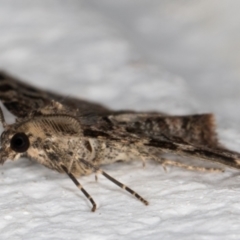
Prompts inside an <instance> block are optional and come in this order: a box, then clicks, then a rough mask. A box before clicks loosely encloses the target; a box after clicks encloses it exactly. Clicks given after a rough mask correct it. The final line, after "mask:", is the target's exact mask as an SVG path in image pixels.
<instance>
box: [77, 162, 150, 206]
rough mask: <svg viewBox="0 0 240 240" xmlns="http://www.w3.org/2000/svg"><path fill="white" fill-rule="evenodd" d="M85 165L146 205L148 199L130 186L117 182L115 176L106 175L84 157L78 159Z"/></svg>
mask: <svg viewBox="0 0 240 240" xmlns="http://www.w3.org/2000/svg"><path fill="white" fill-rule="evenodd" d="M79 160H80V161H81V162H82V163H83V164H84V165H85V166H87V167H89V168H91V169H93V170H94V171H95V172H96V173H100V174H102V175H103V176H104V177H106V178H107V179H108V180H110V181H111V182H113V183H115V184H116V185H117V186H119V187H120V188H122V189H124V190H126V191H127V192H129V193H130V194H132V195H133V196H134V197H135V198H137V199H138V200H140V201H141V202H142V203H143V204H145V205H148V201H147V200H145V199H144V198H143V197H141V196H140V195H139V194H138V193H136V192H135V191H134V190H132V189H131V188H129V187H128V186H126V185H124V184H123V183H121V182H119V181H118V180H116V179H115V178H113V177H111V176H110V175H108V174H107V173H106V172H104V171H103V170H102V169H100V168H99V167H96V166H94V165H93V164H91V163H90V162H88V161H86V160H84V159H79Z"/></svg>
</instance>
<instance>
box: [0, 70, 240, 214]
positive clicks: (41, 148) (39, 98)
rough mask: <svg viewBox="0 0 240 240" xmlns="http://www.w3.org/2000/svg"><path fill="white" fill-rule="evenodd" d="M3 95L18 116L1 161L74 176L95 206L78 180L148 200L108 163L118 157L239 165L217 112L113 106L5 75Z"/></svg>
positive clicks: (0, 86) (0, 83) (9, 127)
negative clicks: (86, 178)
mask: <svg viewBox="0 0 240 240" xmlns="http://www.w3.org/2000/svg"><path fill="white" fill-rule="evenodd" d="M0 100H1V101H2V103H3V104H4V106H5V107H6V108H7V109H8V110H9V111H10V112H11V113H13V114H14V115H15V116H16V117H17V119H16V122H15V123H14V124H7V123H6V122H5V119H4V115H3V112H2V110H1V109H0V121H1V123H2V125H3V127H4V131H3V133H2V135H1V149H0V163H1V164H3V163H4V162H5V161H6V160H7V159H10V160H13V161H14V160H17V159H18V158H20V157H27V158H30V159H34V160H35V161H37V162H38V163H40V164H42V165H44V166H46V167H48V168H50V169H53V170H56V171H58V172H60V173H65V174H67V175H68V176H69V177H70V178H71V179H72V181H73V182H74V183H75V184H76V186H77V187H78V188H79V189H80V190H81V191H82V192H83V194H84V195H85V196H86V197H87V198H88V200H89V201H90V202H91V204H92V211H95V210H96V203H95V202H94V200H93V198H92V197H91V196H90V195H89V194H88V192H87V191H86V190H85V189H84V188H83V187H82V185H81V184H80V183H79V181H78V180H77V177H79V176H82V175H88V174H91V173H95V174H102V175H103V176H105V177H106V178H107V179H109V180H110V181H112V182H113V183H115V184H116V185H118V186H119V187H121V188H123V189H124V190H126V191H128V192H129V193H130V194H132V195H133V196H134V197H135V198H137V199H138V200H140V201H141V202H143V203H144V204H145V205H147V204H148V202H147V201H146V200H145V199H144V198H143V197H141V196H140V195H139V194H137V193H136V192H135V191H133V190H132V189H131V188H129V187H128V186H126V185H124V184H122V183H121V182H119V181H118V180H116V179H115V178H113V177H111V176H110V175H109V174H107V173H106V172H104V171H103V170H102V168H101V166H103V165H105V164H110V163H114V162H116V161H119V160H121V161H132V160H141V161H142V162H143V164H144V163H145V161H146V160H155V161H157V162H158V163H160V164H162V165H163V167H165V166H167V165H172V166H178V167H183V168H186V169H189V170H200V171H215V170H216V171H217V169H214V168H203V167H194V166H190V165H187V164H184V163H181V162H178V161H174V160H169V159H166V158H164V157H163V155H164V154H166V153H171V154H175V155H180V156H186V157H191V158H200V159H205V160H209V161H212V162H218V163H221V164H224V165H227V166H230V167H233V168H238V169H240V154H239V153H237V152H234V151H231V150H228V149H226V148H224V147H223V146H221V145H220V144H219V142H218V139H217V136H216V133H215V124H214V117H213V115H212V114H196V115H186V116H169V115H166V114H163V113H158V112H135V111H113V110H110V109H108V108H106V107H104V106H101V105H99V104H96V103H92V102H88V101H84V100H80V99H76V98H70V97H67V98H65V97H63V96H61V95H58V94H56V93H52V92H50V91H43V90H41V89H38V88H36V87H33V86H30V85H28V84H25V83H23V82H21V81H19V80H17V79H15V78H14V77H12V76H10V75H8V74H6V73H4V72H0Z"/></svg>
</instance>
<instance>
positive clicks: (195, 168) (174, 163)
mask: <svg viewBox="0 0 240 240" xmlns="http://www.w3.org/2000/svg"><path fill="white" fill-rule="evenodd" d="M161 165H162V166H163V168H164V170H165V166H175V167H180V168H184V169H187V170H190V171H199V172H224V170H223V169H220V168H208V167H198V166H192V165H188V164H184V163H181V162H177V161H173V160H168V159H165V158H161ZM165 171H166V170H165Z"/></svg>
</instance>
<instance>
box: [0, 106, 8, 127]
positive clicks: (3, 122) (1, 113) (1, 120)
mask: <svg viewBox="0 0 240 240" xmlns="http://www.w3.org/2000/svg"><path fill="white" fill-rule="evenodd" d="M0 122H1V123H2V125H3V127H4V128H6V127H7V123H6V121H5V118H4V115H3V111H2V108H1V107H0Z"/></svg>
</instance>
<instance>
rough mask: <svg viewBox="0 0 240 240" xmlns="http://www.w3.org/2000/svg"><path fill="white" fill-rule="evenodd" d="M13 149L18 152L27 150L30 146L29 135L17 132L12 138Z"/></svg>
mask: <svg viewBox="0 0 240 240" xmlns="http://www.w3.org/2000/svg"><path fill="white" fill-rule="evenodd" d="M10 145H11V149H12V150H13V151H15V152H18V153H23V152H26V151H27V150H28V148H29V146H30V142H29V139H28V136H27V135H26V134H25V133H16V134H15V135H14V136H13V137H12V139H11V143H10Z"/></svg>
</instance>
